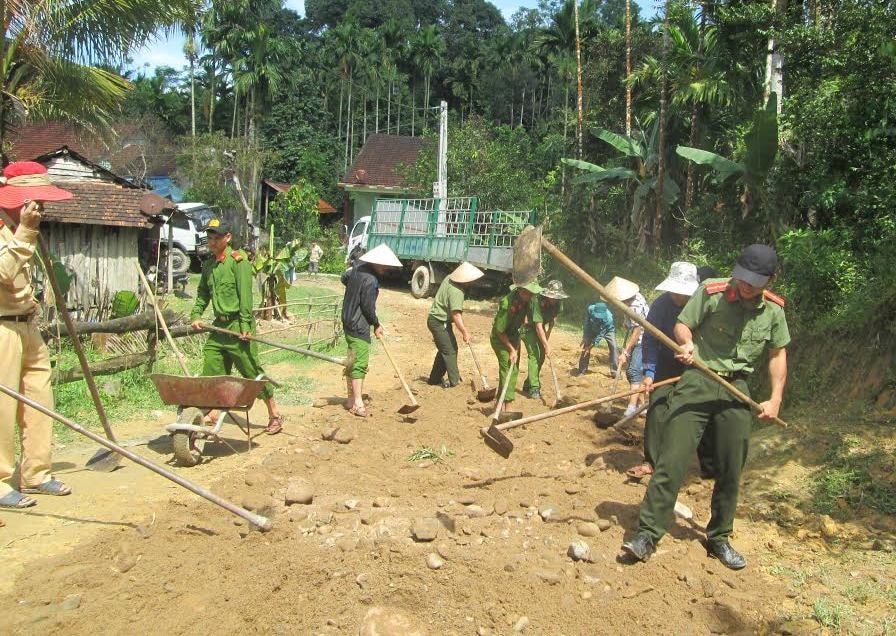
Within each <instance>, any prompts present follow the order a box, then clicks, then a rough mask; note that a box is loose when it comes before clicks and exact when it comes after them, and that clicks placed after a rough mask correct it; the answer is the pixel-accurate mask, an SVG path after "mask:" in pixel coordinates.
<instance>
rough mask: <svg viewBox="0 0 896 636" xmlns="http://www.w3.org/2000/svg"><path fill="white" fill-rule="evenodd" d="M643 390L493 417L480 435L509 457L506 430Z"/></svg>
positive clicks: (670, 379)
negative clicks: (510, 418)
mask: <svg viewBox="0 0 896 636" xmlns="http://www.w3.org/2000/svg"><path fill="white" fill-rule="evenodd" d="M675 382H678V378H677V377H675V378H669V379H668V380H663V381H662V382H657V383H656V384H654V385H653V386H654V387H660V386H663V385H666V384H673V383H675ZM643 390H644V389H637V390H635V391H624V392H622V393H616V394H614V395H608V396H607V397H602V398H597V399H594V400H588V401H587V402H579V403H578V404H573V405H572V406H564V407H563V408H559V409H554V410H553V411H547V412H546V413H539V414H538V415H530V416H529V417H524V418H522V419H518V420H516V421H515V422H507V423H502V424H498V423H497V420H496V419H495V418H492V423H491V426H489V427H488V428H481V429H479V433H480V435H482V438H483V440H485V444H486V445H487V446H488V447H489V448H491V449H492V450H493V451H495V452H496V453H498V454H499V455H500V456H501V457H503V458H504V459H507V458H508V457H510V453H512V452H513V442H511V441H510V438H509V437H507V436H506V435H505V434H504V431H506V430H508V429H511V428H516V427H517V426H524V425H526V424H531V423H532V422H540V421H541V420H546V419H549V418H552V417H557V416H558V415H565V414H566V413H572V412H573V411H581V410H582V409H587V408H590V407H592V406H597V405H599V404H604V403H606V402H612V401H613V400H618V399H619V398H624V397H629V396H632V395H634V394H636V393H640V392H642V391H643Z"/></svg>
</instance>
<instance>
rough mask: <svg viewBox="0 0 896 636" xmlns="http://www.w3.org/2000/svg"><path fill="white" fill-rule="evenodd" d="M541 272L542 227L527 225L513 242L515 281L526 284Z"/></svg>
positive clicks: (535, 278)
mask: <svg viewBox="0 0 896 636" xmlns="http://www.w3.org/2000/svg"><path fill="white" fill-rule="evenodd" d="M540 273H541V227H533V226H531V225H527V226H526V227H525V229H523V231H522V232H521V233H520V235H519V236H518V237H516V240H515V241H514V242H513V282H514V283H515V284H517V285H526V284H528V283H531V282H533V281H535V280H537V279H538V275H539V274H540Z"/></svg>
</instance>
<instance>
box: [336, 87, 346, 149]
mask: <svg viewBox="0 0 896 636" xmlns="http://www.w3.org/2000/svg"><path fill="white" fill-rule="evenodd" d="M344 93H345V80H344V79H342V80H341V81H340V82H339V116H338V122H339V123H338V124H337V126H336V130H337V131H338V132H337V133H336V136H337V137H338V138H339V139H342V96H343V94H344Z"/></svg>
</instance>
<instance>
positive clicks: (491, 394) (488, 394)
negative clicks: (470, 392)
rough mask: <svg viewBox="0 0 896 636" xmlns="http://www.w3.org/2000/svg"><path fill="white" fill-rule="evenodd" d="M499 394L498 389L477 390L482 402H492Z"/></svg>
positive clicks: (477, 396)
mask: <svg viewBox="0 0 896 636" xmlns="http://www.w3.org/2000/svg"><path fill="white" fill-rule="evenodd" d="M497 394H498V389H480V390H479V391H477V392H476V399H477V400H479V401H480V402H491V401H492V400H494V399H495V395H497Z"/></svg>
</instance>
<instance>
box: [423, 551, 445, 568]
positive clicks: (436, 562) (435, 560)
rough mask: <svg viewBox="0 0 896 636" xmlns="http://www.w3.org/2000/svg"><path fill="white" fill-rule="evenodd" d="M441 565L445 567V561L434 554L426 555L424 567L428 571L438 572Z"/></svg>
mask: <svg viewBox="0 0 896 636" xmlns="http://www.w3.org/2000/svg"><path fill="white" fill-rule="evenodd" d="M443 565H445V561H444V560H442V557H440V556H439V555H438V554H436V553H435V552H430V553H429V554H427V555H426V567H428V568H429V569H430V570H439V569H441V567H442V566H443Z"/></svg>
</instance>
